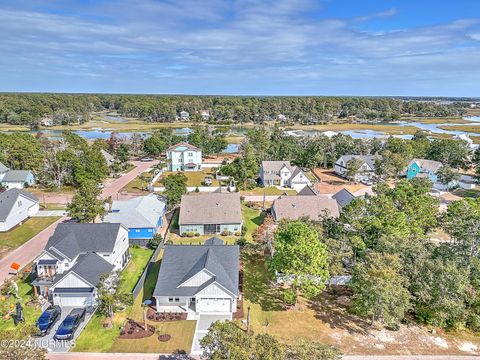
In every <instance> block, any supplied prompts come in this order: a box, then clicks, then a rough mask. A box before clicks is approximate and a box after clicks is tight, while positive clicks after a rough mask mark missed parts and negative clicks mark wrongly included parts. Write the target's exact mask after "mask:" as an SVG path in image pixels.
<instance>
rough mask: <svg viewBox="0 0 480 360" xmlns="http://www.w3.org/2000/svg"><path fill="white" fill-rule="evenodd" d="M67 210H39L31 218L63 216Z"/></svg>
mask: <svg viewBox="0 0 480 360" xmlns="http://www.w3.org/2000/svg"><path fill="white" fill-rule="evenodd" d="M66 212H67V210H40V211H39V212H37V213H36V214H35V215H33V217H47V216H65V214H66Z"/></svg>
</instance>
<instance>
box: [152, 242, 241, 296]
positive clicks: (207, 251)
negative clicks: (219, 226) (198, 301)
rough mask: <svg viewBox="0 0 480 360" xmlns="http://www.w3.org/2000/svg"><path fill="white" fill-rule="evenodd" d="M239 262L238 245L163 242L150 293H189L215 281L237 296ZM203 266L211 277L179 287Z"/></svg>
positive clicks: (195, 291)
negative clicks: (173, 243)
mask: <svg viewBox="0 0 480 360" xmlns="http://www.w3.org/2000/svg"><path fill="white" fill-rule="evenodd" d="M217 240H219V239H217ZM217 240H212V241H211V242H209V243H218V241H217ZM222 243H223V242H222ZM239 262H240V250H239V247H238V245H220V244H218V245H166V246H165V252H164V254H163V260H162V264H161V266H160V272H159V274H158V279H157V285H156V286H155V290H154V292H153V295H154V296H193V295H195V294H197V293H198V292H199V291H201V290H202V289H204V288H205V287H207V286H208V285H210V284H212V283H214V282H216V283H218V284H219V285H220V286H221V287H223V288H225V289H226V290H227V291H229V292H230V293H232V294H234V295H235V296H238V271H239ZM203 269H206V270H207V271H209V272H210V273H212V274H213V278H212V279H210V280H208V281H207V282H205V283H203V284H202V285H200V286H188V287H187V286H180V285H181V284H183V283H184V282H185V281H187V280H188V279H190V278H191V277H192V276H194V275H195V274H197V273H199V272H200V271H202V270H203Z"/></svg>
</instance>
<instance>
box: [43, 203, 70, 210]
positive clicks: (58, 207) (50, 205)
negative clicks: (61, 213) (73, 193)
mask: <svg viewBox="0 0 480 360" xmlns="http://www.w3.org/2000/svg"><path fill="white" fill-rule="evenodd" d="M66 208H67V205H66V204H55V203H47V204H41V205H40V210H65V209H66Z"/></svg>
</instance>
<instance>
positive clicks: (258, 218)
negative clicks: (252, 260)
mask: <svg viewBox="0 0 480 360" xmlns="http://www.w3.org/2000/svg"><path fill="white" fill-rule="evenodd" d="M242 214H243V224H244V226H245V228H246V229H247V232H246V233H245V239H246V240H247V241H253V238H252V235H253V233H254V232H255V230H256V229H257V227H258V226H260V225H261V224H262V223H263V219H265V213H264V212H263V211H261V210H257V209H252V208H249V207H248V206H246V205H245V204H242Z"/></svg>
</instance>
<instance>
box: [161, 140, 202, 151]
mask: <svg viewBox="0 0 480 360" xmlns="http://www.w3.org/2000/svg"><path fill="white" fill-rule="evenodd" d="M178 147H185V148H186V149H185V150H178V149H177V148H178ZM186 150H193V151H201V150H200V149H199V148H197V147H196V146H193V145H191V144H189V143H187V142H186V141H181V142H179V143H178V144H175V145H172V146H170V147H169V148H168V149H167V152H169V151H186Z"/></svg>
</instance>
